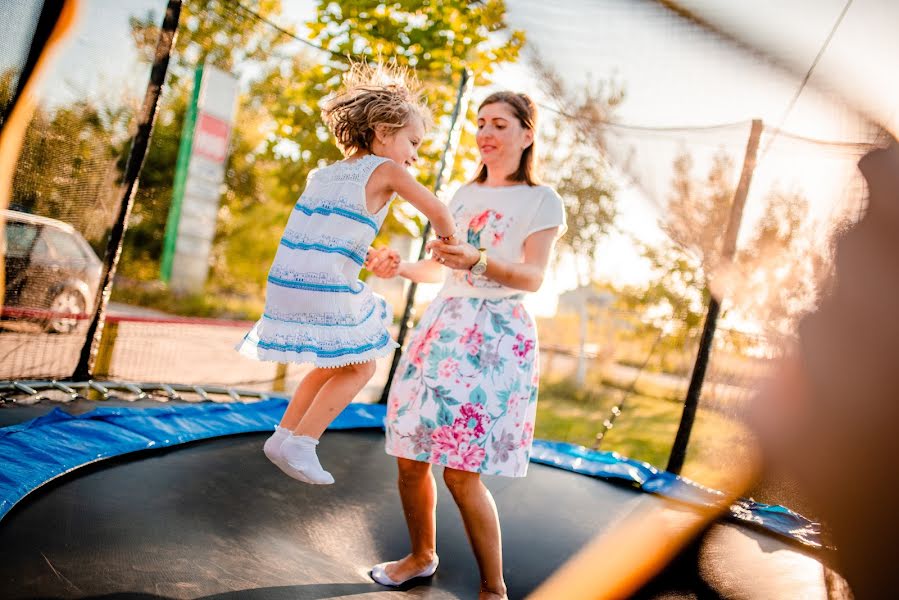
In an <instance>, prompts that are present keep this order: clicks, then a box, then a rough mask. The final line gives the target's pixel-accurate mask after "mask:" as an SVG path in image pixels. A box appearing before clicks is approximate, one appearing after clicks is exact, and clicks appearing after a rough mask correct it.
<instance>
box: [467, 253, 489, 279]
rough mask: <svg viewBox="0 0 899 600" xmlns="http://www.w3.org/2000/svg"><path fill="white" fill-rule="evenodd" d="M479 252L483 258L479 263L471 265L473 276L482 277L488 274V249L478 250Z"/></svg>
mask: <svg viewBox="0 0 899 600" xmlns="http://www.w3.org/2000/svg"><path fill="white" fill-rule="evenodd" d="M478 252H480V253H481V257H480V258H479V259H478V262H476V263H475V264H473V265H471V269H470V271H471V274H472V275H478V276H481V275H483V274H484V273H486V272H487V248H478Z"/></svg>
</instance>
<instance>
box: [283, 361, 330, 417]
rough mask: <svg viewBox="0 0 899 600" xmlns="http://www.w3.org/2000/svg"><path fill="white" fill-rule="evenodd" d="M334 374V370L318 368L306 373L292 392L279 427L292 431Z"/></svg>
mask: <svg viewBox="0 0 899 600" xmlns="http://www.w3.org/2000/svg"><path fill="white" fill-rule="evenodd" d="M335 373H336V369H322V368H320V367H316V368H314V369H312V370H311V371H309V372H308V373H306V376H305V377H303V380H302V381H300V385H298V386H297V389H296V390H294V392H293V397H292V398H291V399H290V404H288V405H287V410H286V411H284V416H283V417H281V423H280V426H281V427H283V428H284V429H290V430H291V431H293V429H294V428H295V427H296V426H297V424H298V423H299V422H300V419H302V418H303V415H305V414H306V411H307V410H308V409H309V407H310V406H311V405H312V401H313V400H315V396H316V395H317V394H318V392H319V390H321V389H322V386H323V385H325V383H326V382H327V381H328V380H329V379H331V377H333V376H334V374H335Z"/></svg>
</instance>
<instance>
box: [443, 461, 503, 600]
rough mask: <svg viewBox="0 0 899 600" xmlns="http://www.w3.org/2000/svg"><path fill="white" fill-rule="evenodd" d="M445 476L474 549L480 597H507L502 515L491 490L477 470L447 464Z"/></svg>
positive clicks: (482, 599)
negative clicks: (500, 523)
mask: <svg viewBox="0 0 899 600" xmlns="http://www.w3.org/2000/svg"><path fill="white" fill-rule="evenodd" d="M443 480H444V481H445V482H446V486H447V487H448V488H449V491H450V493H452V495H453V500H455V501H456V505H458V507H459V512H460V513H461V514H462V522H463V523H465V533H466V534H468V541H469V542H470V543H471V548H472V550H474V556H475V559H476V560H477V561H478V568H479V569H480V571H481V590H480V595H479V599H480V600H495V599H505V598H506V582H505V581H504V580H503V548H502V539H501V534H500V528H499V515H498V514H497V512H496V504H495V503H494V502H493V496H492V495H491V494H490V490H488V489H487V487H486V486H485V485H484V484H483V483H482V482H481V476H480V474H478V473H470V472H468V471H459V470H458V469H450V468H449V467H447V468H446V469H444V470H443Z"/></svg>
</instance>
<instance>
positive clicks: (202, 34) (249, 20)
mask: <svg viewBox="0 0 899 600" xmlns="http://www.w3.org/2000/svg"><path fill="white" fill-rule="evenodd" d="M243 4H244V5H246V6H247V7H248V8H250V9H252V10H253V11H255V12H256V13H258V14H259V15H260V16H261V17H262V18H264V19H268V20H271V21H273V22H277V21H278V15H279V14H280V8H281V2H279V1H276V0H258V1H256V2H243ZM157 20H158V19H156V18H155V17H153V16H152V15H148V17H147V18H146V19H143V20H140V21H133V22H132V31H133V38H134V40H135V43H136V45H137V46H138V48H140V49H142V51H143V52H144V53H149V52H151V51H152V48H153V47H155V46H154V45H155V36H154V35H153V31H154V30H155V28H156V27H157V24H156V21H157ZM306 25H307V27H308V28H309V31H310V36H309V38H310V41H311V42H312V43H313V44H316V45H318V46H321V47H324V48H326V49H328V50H331V51H333V54H327V53H320V52H317V51H315V50H309V49H306V48H305V47H300V49H299V50H298V49H297V47H298V45H297V43H296V41H295V40H293V39H292V38H291V37H290V36H287V35H285V34H283V33H281V32H279V31H278V30H277V29H275V28H273V27H271V26H270V25H268V24H266V23H264V22H262V21H261V20H260V19H257V18H254V17H252V16H251V15H250V14H249V13H248V12H246V11H244V10H242V9H240V8H239V7H237V6H236V5H235V4H234V3H230V2H226V1H225V0H210V1H208V2H191V3H186V4H185V6H184V10H183V12H182V17H181V26H180V28H179V36H178V39H177V46H176V48H175V51H174V53H173V63H172V66H171V68H170V75H169V78H168V82H167V85H168V86H169V87H168V89H167V90H166V94H165V98H164V101H163V105H162V107H161V110H160V115H159V118H158V120H157V123H156V129H155V131H154V136H153V142H152V145H151V149H150V153H149V155H148V157H147V161H146V163H145V166H144V169H143V174H142V177H141V187H140V190H139V191H138V194H137V196H136V199H135V207H134V210H133V213H132V219H131V228H130V230H129V232H128V235H127V238H126V248H125V255H124V257H123V265H122V267H123V273H124V274H125V275H126V276H130V277H137V278H140V277H143V276H145V275H146V273H148V272H152V271H153V269H152V268H148V267H152V266H153V265H155V264H158V261H159V258H160V255H161V248H162V238H163V234H164V228H165V220H166V215H167V207H168V204H169V202H170V198H171V186H172V180H173V177H174V167H175V162H176V157H177V152H178V142H179V140H180V136H181V126H182V123H183V120H184V114H185V110H186V104H187V99H188V98H189V94H190V88H191V86H192V83H193V81H192V73H193V69H194V68H195V65H197V64H199V63H202V62H203V61H204V60H205V61H209V62H210V63H211V64H214V65H216V66H218V67H221V68H223V69H227V70H232V71H235V72H244V73H252V76H251V77H250V76H247V77H246V78H245V79H247V80H248V89H247V91H246V93H245V94H242V95H241V97H240V99H239V106H238V110H237V115H238V116H237V122H236V123H235V126H234V129H233V132H232V141H231V152H230V156H229V159H228V164H227V167H226V178H225V190H226V191H225V193H224V196H223V198H222V202H221V209H220V211H219V221H218V229H217V232H216V238H215V241H214V246H213V256H212V267H211V268H212V272H211V274H210V284H209V287H210V291H212V292H217V293H235V294H240V295H256V296H261V292H262V289H263V286H264V283H265V275H266V271H267V269H268V265H269V264H270V263H271V260H272V257H273V256H274V253H275V250H276V248H277V244H278V240H279V238H280V234H281V232H282V230H283V227H284V224H285V222H286V220H287V216H288V215H289V212H290V209H291V207H292V206H293V204H294V202H295V201H296V198H297V197H298V196H299V195H300V193H301V191H302V189H303V187H304V185H305V180H306V178H307V176H308V175H309V172H310V171H311V170H312V169H314V168H316V167H318V166H321V165H323V164H327V163H330V162H333V161H335V160H339V159H340V158H341V154H340V152H339V151H338V149H337V147H336V145H335V144H334V141H333V139H332V137H331V135H330V133H329V132H328V130H327V128H326V126H325V124H324V123H323V121H322V119H321V115H320V110H321V109H320V106H321V101H322V100H323V98H325V97H326V96H327V95H328V94H330V93H331V92H333V91H334V90H335V89H337V87H338V86H339V84H340V76H341V74H342V73H343V72H344V71H345V70H346V68H347V64H348V63H347V62H346V60H344V59H342V58H341V56H345V55H352V56H353V57H354V58H356V59H362V58H367V59H369V60H378V59H380V60H394V61H396V62H397V63H399V64H400V65H404V66H408V67H410V68H412V69H414V70H415V72H416V74H417V76H418V78H419V79H420V80H421V82H422V84H423V88H424V91H425V94H426V96H427V98H428V100H429V104H430V106H431V108H432V110H433V112H434V114H435V117H436V123H437V125H438V126H439V127H438V129H440V130H443V129H445V127H446V126H447V125H448V119H447V116H448V114H449V113H450V111H451V110H452V108H453V104H454V101H455V95H456V88H457V86H458V83H459V80H460V79H459V78H460V76H461V72H462V69H463V68H464V67H468V68H469V69H471V70H472V71H473V72H474V73H475V74H476V80H475V81H476V84H480V85H483V84H487V83H489V81H490V75H491V73H492V72H493V69H494V68H495V66H497V65H499V64H501V63H504V62H511V61H514V60H516V59H517V57H518V53H519V51H520V49H521V47H522V45H523V43H524V34H523V33H522V32H520V31H510V30H509V29H508V26H507V24H506V22H505V4H504V2H502V1H497V0H490V1H487V2H465V1H454V2H451V1H431V2H424V3H422V2H397V3H394V4H392V5H389V6H388V5H383V4H380V3H378V2H363V1H357V0H343V1H339V2H325V1H322V2H320V3H319V5H318V7H317V15H316V18H315V19H314V20H313V21H312V22H310V23H307V24H306ZM443 137H444V136H443V135H441V134H440V133H439V132H437V133H435V135H434V136H432V143H431V145H429V146H428V147H426V148H425V149H424V151H423V152H422V161H420V170H421V180H422V183H424V184H425V185H433V181H434V176H435V174H436V164H437V161H438V160H439V156H440V151H441V150H442V148H443ZM465 140H468V143H469V145H468V147H465V148H463V149H462V150H461V151H460V154H461V156H462V158H461V160H457V162H456V167H457V170H456V172H457V173H458V168H459V165H460V164H461V163H463V162H464V161H465V160H469V161H470V160H471V157H472V156H473V148H474V145H473V143H472V139H471V137H470V135H469V136H467V137H466V138H464V139H463V143H464V142H465ZM422 224H423V221H422V219H421V217H420V216H419V215H417V213H414V211H410V210H409V209H408V207H407V206H404V205H403V203H400V202H396V203H394V208H393V210H392V211H391V214H390V215H389V216H388V219H387V221H386V223H385V226H384V228H383V229H382V236H381V239H379V240H377V241H376V245H380V244H383V243H384V239H386V237H387V236H389V235H390V234H393V233H398V232H403V233H406V234H411V235H418V234H419V233H420V229H421V226H422Z"/></svg>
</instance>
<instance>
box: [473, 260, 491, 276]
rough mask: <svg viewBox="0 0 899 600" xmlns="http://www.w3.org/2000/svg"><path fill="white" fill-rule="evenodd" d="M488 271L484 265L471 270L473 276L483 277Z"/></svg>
mask: <svg viewBox="0 0 899 600" xmlns="http://www.w3.org/2000/svg"><path fill="white" fill-rule="evenodd" d="M486 270H487V265H485V264H483V263H478V264H476V265H475V266H473V267H472V268H471V272H472V274H473V275H483V274H484V271H486Z"/></svg>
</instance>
